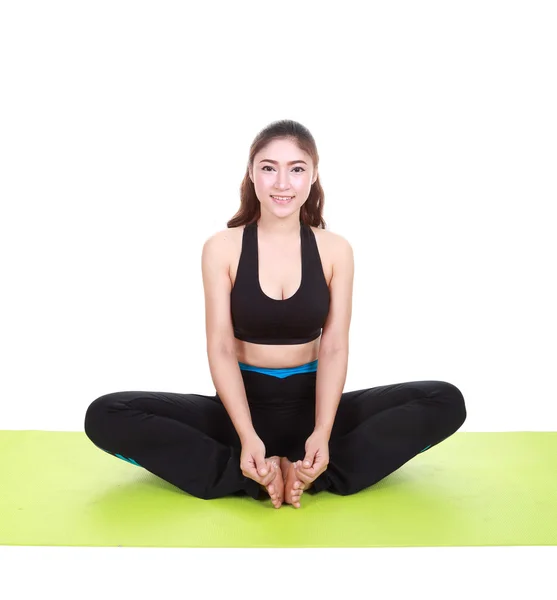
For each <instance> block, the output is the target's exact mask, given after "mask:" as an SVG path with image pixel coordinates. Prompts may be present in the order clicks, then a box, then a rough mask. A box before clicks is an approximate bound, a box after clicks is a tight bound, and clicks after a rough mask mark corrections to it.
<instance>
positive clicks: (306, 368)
mask: <svg viewBox="0 0 557 600" xmlns="http://www.w3.org/2000/svg"><path fill="white" fill-rule="evenodd" d="M317 363H318V359H315V360H314V361H312V362H308V363H306V364H305V365H300V366H299V367H288V368H285V369H266V368H264V367H254V366H253V365H247V364H246V363H243V362H240V361H238V364H239V365H240V370H242V371H255V372H257V373H263V374H264V375H272V376H273V377H280V378H281V379H283V378H284V377H288V376H290V375H295V374H296V373H314V372H315V371H317Z"/></svg>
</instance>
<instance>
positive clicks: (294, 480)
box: [280, 457, 312, 508]
mask: <svg viewBox="0 0 557 600" xmlns="http://www.w3.org/2000/svg"><path fill="white" fill-rule="evenodd" d="M295 464H297V465H298V466H301V464H302V461H301V460H299V461H297V462H296V463H295ZM280 470H281V471H282V476H283V478H284V501H285V502H286V503H287V504H292V506H293V507H294V508H300V498H301V496H302V494H303V493H304V489H307V490H309V488H310V487H311V485H312V484H310V485H308V486H307V487H306V484H305V483H304V482H303V481H300V480H299V479H298V477H297V474H296V469H295V468H294V463H291V462H290V461H289V460H288V459H287V458H286V457H283V458H281V459H280Z"/></svg>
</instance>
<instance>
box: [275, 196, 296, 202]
mask: <svg viewBox="0 0 557 600" xmlns="http://www.w3.org/2000/svg"><path fill="white" fill-rule="evenodd" d="M271 198H272V199H273V200H274V201H275V202H278V203H279V204H286V203H287V202H290V200H292V198H294V196H271Z"/></svg>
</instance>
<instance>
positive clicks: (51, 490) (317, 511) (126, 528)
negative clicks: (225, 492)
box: [0, 431, 557, 548]
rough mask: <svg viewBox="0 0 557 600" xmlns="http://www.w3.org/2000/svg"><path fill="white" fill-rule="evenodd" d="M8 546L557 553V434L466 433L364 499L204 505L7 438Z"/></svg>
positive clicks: (95, 460) (1, 540)
mask: <svg viewBox="0 0 557 600" xmlns="http://www.w3.org/2000/svg"><path fill="white" fill-rule="evenodd" d="M0 481H1V494H0V545H25V546H155V547H304V548H308V547H354V548H355V547H386V546H507V545H513V546H515V545H528V546H532V545H557V432H508V433H507V432H505V433H471V432H457V433H455V434H454V435H453V436H451V437H450V438H448V439H446V440H445V441H443V442H442V443H441V444H438V445H437V446H434V447H433V448H431V449H429V450H427V451H426V452H423V453H422V454H419V455H418V456H416V457H415V458H413V459H412V460H410V461H409V462H407V463H406V464H405V465H403V466H402V467H401V468H400V469H398V470H397V471H395V472H394V473H392V474H391V475H389V476H388V477H386V478H385V479H383V480H382V481H380V482H378V483H377V484H375V485H373V486H371V487H369V488H367V489H365V490H363V491H361V492H359V493H358V494H354V495H352V496H338V495H335V494H331V493H328V492H321V493H319V494H315V495H310V494H304V495H303V496H302V507H301V508H299V509H295V508H292V507H291V506H289V505H283V506H282V507H281V508H279V509H275V508H274V507H273V506H272V504H271V501H270V499H269V498H267V499H262V500H253V499H252V498H250V497H248V496H230V497H227V498H219V499H215V500H200V499H198V498H195V497H193V496H190V495H189V494H187V493H185V492H183V491H182V490H180V489H179V488H177V487H175V486H173V485H171V484H169V483H167V482H166V481H164V480H162V479H160V478H159V477H157V476H156V475H153V474H152V473H149V472H148V471H146V470H145V469H143V468H142V467H138V466H135V465H133V464H130V463H128V462H125V461H124V460H120V459H119V458H116V457H114V456H112V455H110V454H108V453H106V452H103V451H102V450H100V449H98V448H97V447H96V446H94V445H93V444H92V443H91V442H90V441H89V439H88V438H87V437H86V436H85V434H84V433H82V432H50V431H0Z"/></svg>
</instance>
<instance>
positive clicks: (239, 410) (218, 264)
mask: <svg viewBox="0 0 557 600" xmlns="http://www.w3.org/2000/svg"><path fill="white" fill-rule="evenodd" d="M229 244H230V241H229V240H227V239H226V236H225V232H218V233H216V234H214V235H213V236H212V237H210V238H209V239H208V240H207V241H206V242H205V244H204V246H203V252H202V258H201V269H202V275H203V289H204V292H205V328H206V334H207V356H208V359H209V369H210V371H211V377H212V379H213V383H214V385H215V389H216V390H217V394H218V395H219V397H220V398H221V400H222V403H223V405H224V407H225V409H226V411H227V412H228V414H229V416H230V419H231V421H232V423H233V425H234V428H235V429H236V431H237V432H238V436H239V438H240V441H241V442H242V444H243V443H244V441H245V440H247V439H249V438H251V437H253V436H255V435H257V434H256V432H255V429H254V427H253V424H252V421H251V413H250V410H249V405H248V400H247V396H246V390H245V387H244V380H243V378H242V374H241V372H240V367H239V365H238V361H237V359H236V353H235V348H234V331H233V328H232V319H231V316H230V291H231V288H232V286H231V283H230V277H229V275H228V263H227V260H226V255H227V251H229V247H228V245H229Z"/></svg>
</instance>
